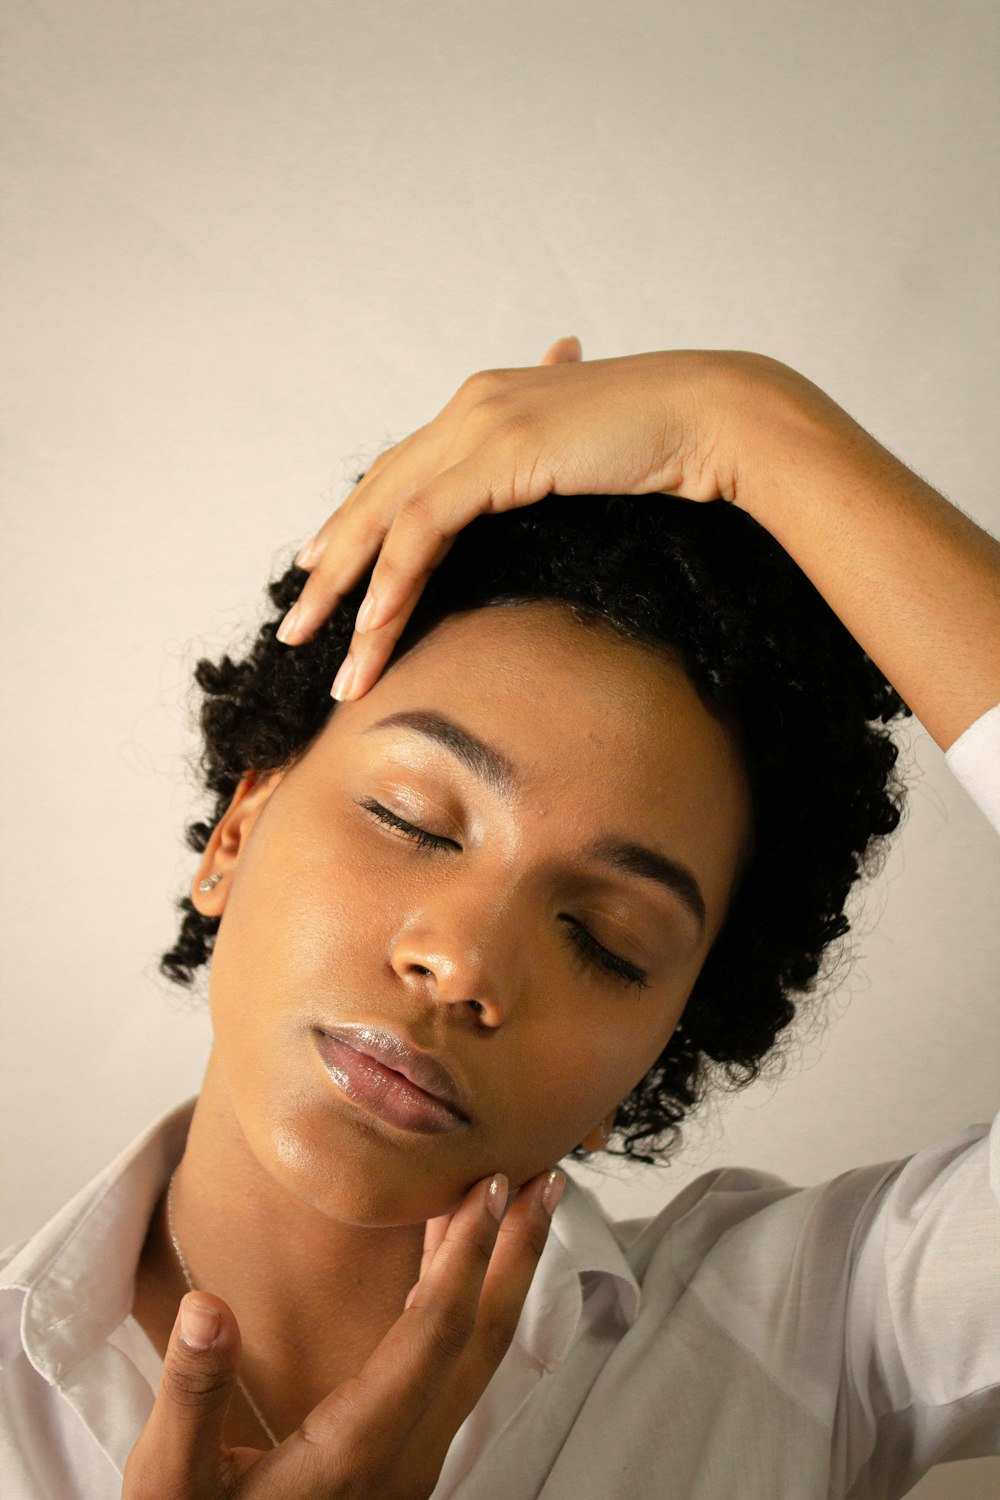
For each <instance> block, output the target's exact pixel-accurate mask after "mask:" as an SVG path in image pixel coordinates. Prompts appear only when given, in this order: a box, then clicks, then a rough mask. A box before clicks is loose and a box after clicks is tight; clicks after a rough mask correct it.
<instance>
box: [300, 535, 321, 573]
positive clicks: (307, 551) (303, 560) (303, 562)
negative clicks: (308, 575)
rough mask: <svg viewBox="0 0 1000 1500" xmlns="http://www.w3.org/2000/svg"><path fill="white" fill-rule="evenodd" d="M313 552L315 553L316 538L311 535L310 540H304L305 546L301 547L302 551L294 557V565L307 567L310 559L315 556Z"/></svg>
mask: <svg viewBox="0 0 1000 1500" xmlns="http://www.w3.org/2000/svg"><path fill="white" fill-rule="evenodd" d="M315 553H316V538H315V537H313V538H312V540H311V541H308V542H306V544H305V546H304V547H303V548H302V551H301V552H300V553H299V554H298V556H297V557H296V559H295V562H296V565H297V566H298V567H300V568H305V567H308V566H309V564H310V563H311V562H312V560H313V558H314V556H315Z"/></svg>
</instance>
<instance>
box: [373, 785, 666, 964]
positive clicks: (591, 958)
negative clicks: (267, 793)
mask: <svg viewBox="0 0 1000 1500" xmlns="http://www.w3.org/2000/svg"><path fill="white" fill-rule="evenodd" d="M357 800H358V806H359V807H363V808H364V810H365V811H366V812H367V813H370V815H371V816H372V817H373V818H377V819H378V821H379V822H380V823H384V824H386V826H387V827H389V828H395V829H397V830H398V831H399V832H400V833H401V834H403V835H404V837H405V838H408V839H410V840H411V842H412V843H414V844H417V845H418V846H419V847H420V848H422V849H444V848H451V849H461V847H462V846H461V844H459V843H456V841H455V840H454V839H449V838H445V837H444V835H443V834H440V833H428V832H427V829H426V828H418V827H417V825H416V824H415V823H408V822H407V821H406V819H405V818H401V817H399V816H398V815H397V814H396V813H394V812H392V811H391V810H390V809H389V808H388V807H383V806H382V804H381V802H376V801H375V798H374V797H359V798H358V799H357ZM560 921H562V922H565V923H566V924H567V927H566V934H567V938H568V940H569V942H570V943H571V944H572V946H573V948H574V950H575V951H576V954H577V956H578V957H579V958H582V959H583V961H584V962H585V963H587V964H590V965H592V966H593V967H596V968H599V969H603V970H604V972H605V973H607V974H611V975H612V976H613V977H614V978H615V979H617V980H618V981H619V983H621V984H625V985H629V986H632V985H634V986H635V987H636V988H637V989H645V988H646V987H647V986H648V984H649V977H648V975H647V974H646V973H645V972H644V971H643V970H642V969H640V968H637V967H636V965H635V964H631V963H629V961H628V959H627V958H621V957H620V956H619V955H618V954H617V953H612V952H611V950H610V948H605V947H604V945H603V943H599V942H598V941H597V939H596V938H595V937H594V935H593V933H592V932H590V931H589V930H588V928H586V927H584V925H583V923H582V922H578V921H577V920H576V918H575V917H571V916H569V915H568V914H566V913H565V912H561V913H560Z"/></svg>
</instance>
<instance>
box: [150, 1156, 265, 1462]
mask: <svg viewBox="0 0 1000 1500" xmlns="http://www.w3.org/2000/svg"><path fill="white" fill-rule="evenodd" d="M176 1176H177V1169H176V1167H175V1168H174V1170H173V1172H172V1173H171V1174H170V1181H169V1183H168V1184H167V1232H168V1234H169V1235H170V1243H171V1244H172V1245H173V1247H174V1254H175V1255H176V1256H177V1261H178V1264H179V1265H180V1268H181V1270H182V1271H183V1272H184V1280H185V1281H186V1282H187V1284H188V1290H189V1291H192V1292H196V1291H197V1290H198V1288H197V1287H196V1286H195V1284H194V1282H193V1281H192V1279H191V1272H190V1271H189V1270H188V1263H187V1261H186V1259H185V1258H184V1251H183V1250H182V1249H181V1242H180V1240H179V1239H178V1238H177V1234H176V1231H175V1230H174V1214H173V1207H172V1204H171V1201H170V1199H171V1193H172V1192H173V1187H174V1178H175V1177H176ZM236 1384H237V1385H238V1386H239V1388H240V1390H241V1391H242V1392H243V1394H244V1396H245V1397H246V1399H247V1404H248V1406H249V1407H250V1410H251V1411H252V1412H253V1414H254V1416H255V1417H256V1418H257V1421H258V1422H259V1423H260V1425H261V1428H262V1430H263V1431H264V1432H266V1433H267V1437H268V1441H269V1442H270V1444H271V1446H272V1448H277V1446H278V1439H277V1438H276V1437H275V1435H274V1433H273V1432H272V1431H271V1429H270V1427H268V1425H267V1423H266V1422H265V1421H264V1418H263V1416H262V1414H261V1410H260V1407H259V1406H258V1405H257V1403H256V1401H255V1400H254V1399H253V1397H252V1396H251V1394H250V1392H249V1391H248V1390H247V1388H246V1386H245V1385H244V1383H243V1381H242V1379H241V1378H240V1376H239V1375H237V1377H236Z"/></svg>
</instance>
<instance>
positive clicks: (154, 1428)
mask: <svg viewBox="0 0 1000 1500" xmlns="http://www.w3.org/2000/svg"><path fill="white" fill-rule="evenodd" d="M239 1360H240V1331H239V1328H238V1326H237V1323H236V1319H235V1317H234V1316H233V1313H232V1311H231V1309H230V1308H229V1307H228V1306H227V1305H226V1303H225V1302H223V1301H222V1299H221V1298H220V1297H216V1296H213V1295H212V1294H211V1293H210V1292H189V1293H188V1294H187V1295H186V1296H185V1297H183V1298H182V1300H181V1304H180V1307H179V1309H178V1314H177V1319H176V1321H175V1323H174V1328H173V1332H172V1333H171V1335H170V1342H169V1344H168V1345H167V1352H166V1357H165V1359H164V1362H163V1373H162V1375H161V1376H160V1385H159V1389H158V1390H157V1393H156V1400H155V1402H154V1404H153V1410H152V1412H151V1414H150V1417H149V1420H148V1422H147V1423H146V1426H145V1427H144V1428H143V1430H142V1432H141V1433H140V1435H139V1439H138V1441H137V1443H136V1444H135V1447H134V1448H133V1449H132V1451H131V1453H130V1454H129V1457H128V1461H127V1463H126V1466H125V1474H124V1488H123V1490H122V1500H174V1497H176V1500H203V1497H204V1500H216V1497H217V1495H218V1489H219V1473H220V1466H221V1460H222V1430H223V1426H224V1423H225V1419H226V1413H227V1411H228V1409H229V1402H230V1400H231V1398H232V1394H233V1390H234V1388H235V1386H236V1377H237V1374H238V1371H239Z"/></svg>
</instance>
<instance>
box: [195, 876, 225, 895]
mask: <svg viewBox="0 0 1000 1500" xmlns="http://www.w3.org/2000/svg"><path fill="white" fill-rule="evenodd" d="M221 879H222V876H221V875H210V876H209V877H208V879H207V880H199V882H198V889H199V891H214V890H215V887H216V886H217V885H218V883H219V881H220V880H221Z"/></svg>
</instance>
